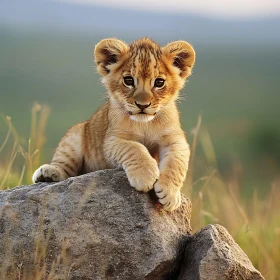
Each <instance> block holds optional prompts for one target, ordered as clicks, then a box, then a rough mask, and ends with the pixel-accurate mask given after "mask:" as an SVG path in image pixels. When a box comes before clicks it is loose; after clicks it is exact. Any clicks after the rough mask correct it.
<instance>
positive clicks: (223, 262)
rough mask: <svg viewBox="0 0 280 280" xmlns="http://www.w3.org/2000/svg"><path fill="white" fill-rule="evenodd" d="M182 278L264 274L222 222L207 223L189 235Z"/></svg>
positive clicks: (228, 279)
mask: <svg viewBox="0 0 280 280" xmlns="http://www.w3.org/2000/svg"><path fill="white" fill-rule="evenodd" d="M178 279H179V280H217V279H219V280H233V279H235V280H243V279H244V280H245V279H246V280H259V279H264V278H263V276H262V275H261V274H260V273H259V272H258V271H257V270H256V269H255V268H254V267H253V265H252V263H251V262H250V260H249V259H248V257H247V256H246V254H245V253H244V252H243V251H242V249H241V248H240V247H239V246H238V245H237V244H236V243H235V242H234V240H233V238H232V237H231V236H230V234H229V233H228V232H227V230H226V229H225V228H224V227H222V226H220V225H208V226H206V227H204V228H202V229H201V230H200V231H199V232H197V233H195V234H194V235H193V236H191V237H189V238H188V240H187V245H186V248H185V252H184V258H183V261H182V264H181V270H180V275H179V277H178Z"/></svg>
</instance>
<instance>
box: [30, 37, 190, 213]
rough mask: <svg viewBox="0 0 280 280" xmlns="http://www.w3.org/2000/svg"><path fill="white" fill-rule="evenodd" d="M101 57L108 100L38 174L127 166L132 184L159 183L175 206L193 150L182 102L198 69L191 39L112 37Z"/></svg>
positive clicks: (162, 195)
mask: <svg viewBox="0 0 280 280" xmlns="http://www.w3.org/2000/svg"><path fill="white" fill-rule="evenodd" d="M94 57H95V62H96V64H97V70H98V72H99V73H100V74H101V75H102V76H103V83H104V85H105V87H106V88H107V90H108V100H107V102H106V103H105V104H104V105H103V106H102V107H101V108H100V109H99V110H98V111H97V112H96V113H95V114H94V115H93V116H92V117H91V118H90V119H89V120H88V121H85V122H83V123H80V124H77V125H75V126H73V127H72V128H70V129H69V130H68V132H67V133H66V135H65V136H64V137H63V138H62V139H61V141H60V143H59V145H58V147H57V148H56V151H55V154H54V156H53V159H52V161H51V163H50V164H44V165H42V166H41V167H39V168H38V169H37V170H36V171H35V173H34V175H33V181H34V182H39V181H61V180H64V179H66V178H68V177H70V176H76V175H78V174H82V173H87V172H91V171H96V170H100V169H107V168H114V167H117V166H121V167H122V168H123V169H124V170H125V172H126V174H127V177H128V180H129V182H130V184H131V186H132V187H134V188H135V189H136V190H138V191H143V192H147V191H149V190H151V189H152V188H154V190H155V193H156V195H157V196H158V198H159V202H160V203H161V204H162V205H163V207H164V209H165V210H168V211H172V210H174V209H176V208H177V207H179V205H180V203H181V195H180V189H181V187H182V184H183V181H184V179H185V177H186V173H187V169H188V161H189V156H190V150H189V145H188V144H187V141H186V138H185V135H184V132H183V131H182V129H181V125H180V120H179V114H178V110H177V107H176V104H175V101H176V99H177V97H178V93H179V90H180V89H181V88H182V87H183V85H184V83H185V80H186V78H187V77H188V76H189V75H190V74H191V70H192V67H193V65H194V61H195V52H194V50H193V48H192V47H191V46H190V45H189V44H188V43H187V42H184V41H177V42H172V43H170V44H168V45H167V46H165V47H160V46H159V45H158V44H156V43H155V42H153V41H152V40H150V39H149V38H143V39H139V40H137V41H135V42H133V43H132V44H130V45H127V44H125V43H124V42H122V41H120V40H117V39H105V40H102V41H101V42H100V43H98V44H97V45H96V47H95V50H94ZM162 83H164V84H163V86H162Z"/></svg>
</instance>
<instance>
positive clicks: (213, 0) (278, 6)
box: [54, 0, 280, 18]
mask: <svg viewBox="0 0 280 280" xmlns="http://www.w3.org/2000/svg"><path fill="white" fill-rule="evenodd" d="M54 1H59V2H71V3H77V4H81V5H88V4H92V5H100V6H106V7H117V8H125V9H131V8H132V9H141V10H150V11H171V12H181V13H184V12H193V13H196V14H200V15H204V16H205V15H206V16H209V17H219V18H228V17H231V18H259V17H279V16H280V0H234V1H226V0H54Z"/></svg>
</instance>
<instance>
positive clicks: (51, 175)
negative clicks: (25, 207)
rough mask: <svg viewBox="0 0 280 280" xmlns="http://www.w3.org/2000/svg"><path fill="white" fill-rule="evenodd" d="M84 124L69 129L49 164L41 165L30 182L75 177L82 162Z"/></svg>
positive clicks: (55, 180) (56, 180)
mask: <svg viewBox="0 0 280 280" xmlns="http://www.w3.org/2000/svg"><path fill="white" fill-rule="evenodd" d="M84 127H85V123H80V124H77V125H75V126H73V127H71V128H70V129H69V130H68V132H67V133H66V134H65V135H64V136H63V137H62V139H61V140H60V142H59V144H58V146H57V148H56V150H55V154H54V156H53V159H52V161H51V163H50V164H43V165H42V166H40V167H39V168H38V169H37V170H36V171H35V172H34V174H33V176H32V181H33V182H34V183H38V182H59V181H63V180H65V179H67V178H68V177H70V176H76V175H77V174H78V172H79V171H80V169H81V166H82V162H83V150H82V143H83V135H84Z"/></svg>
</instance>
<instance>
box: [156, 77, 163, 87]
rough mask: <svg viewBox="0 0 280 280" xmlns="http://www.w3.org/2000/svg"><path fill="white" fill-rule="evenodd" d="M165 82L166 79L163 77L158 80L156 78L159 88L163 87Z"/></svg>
mask: <svg viewBox="0 0 280 280" xmlns="http://www.w3.org/2000/svg"><path fill="white" fill-rule="evenodd" d="M164 82H165V80H164V79H162V78H157V79H156V80H155V85H154V86H155V87H157V88H162V87H163V86H164Z"/></svg>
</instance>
